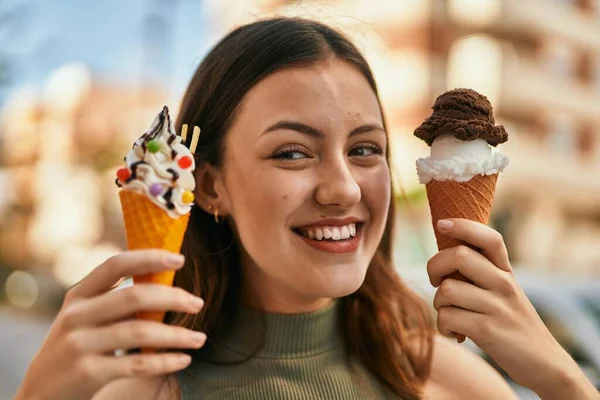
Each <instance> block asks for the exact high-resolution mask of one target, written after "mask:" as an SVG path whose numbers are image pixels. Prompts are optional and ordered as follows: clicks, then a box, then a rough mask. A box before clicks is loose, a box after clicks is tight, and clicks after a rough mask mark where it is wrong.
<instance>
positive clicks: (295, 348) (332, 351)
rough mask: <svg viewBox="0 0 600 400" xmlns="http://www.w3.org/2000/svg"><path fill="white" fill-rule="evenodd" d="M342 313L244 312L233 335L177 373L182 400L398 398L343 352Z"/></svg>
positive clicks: (336, 309) (335, 305)
mask: <svg viewBox="0 0 600 400" xmlns="http://www.w3.org/2000/svg"><path fill="white" fill-rule="evenodd" d="M339 312H340V307H339V302H334V303H333V304H332V305H330V306H328V307H326V308H324V309H322V310H319V311H316V312H312V313H306V314H296V315H289V314H272V313H261V312H258V311H254V310H250V309H240V311H239V313H238V316H237V317H236V322H235V324H234V325H233V326H234V327H235V329H233V330H232V334H231V335H230V337H229V338H227V340H226V341H225V342H224V343H221V344H219V345H214V344H212V345H210V346H209V345H207V348H206V349H204V350H203V351H202V352H200V353H199V354H200V355H199V357H197V358H195V359H194V361H193V362H192V364H191V365H190V366H189V367H188V368H187V369H186V370H184V371H181V372H179V373H178V374H177V379H178V381H179V386H180V390H181V393H182V399H183V400H199V399H234V400H237V399H248V400H254V399H257V400H258V399H260V400H264V399H285V400H292V399H294V400H296V399H298V400H299V399H331V400H337V399H340V400H341V399H344V400H353V399H357V400H358V399H386V398H390V399H391V398H394V397H393V396H392V395H391V394H390V393H389V391H388V390H387V388H385V387H384V386H383V385H382V384H380V383H379V382H378V381H377V380H376V379H375V378H374V377H373V376H372V375H371V374H370V372H369V371H368V370H367V369H366V368H364V367H363V366H362V365H361V364H360V363H359V362H358V361H357V360H355V359H353V358H351V357H348V356H347V355H346V353H345V352H344V346H343V336H342V332H341V330H340V324H339V317H340V315H339ZM265 328H266V330H265ZM263 332H264V338H263V337H262V335H261V333H263ZM263 339H264V341H263ZM260 343H263V346H262V347H260V349H259V350H258V352H257V353H256V355H255V356H254V357H252V358H250V359H249V360H247V361H242V360H244V359H245V358H247V357H248V356H249V355H251V354H252V353H254V352H255V350H256V349H257V348H258V347H259V346H258V345H259V344H260ZM209 360H210V361H209ZM240 361H242V362H240ZM215 362H216V363H217V364H215Z"/></svg>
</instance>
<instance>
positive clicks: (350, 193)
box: [315, 157, 361, 210]
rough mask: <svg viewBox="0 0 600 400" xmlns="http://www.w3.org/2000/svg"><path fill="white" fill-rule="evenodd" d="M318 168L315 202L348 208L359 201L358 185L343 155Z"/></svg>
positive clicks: (341, 208)
mask: <svg viewBox="0 0 600 400" xmlns="http://www.w3.org/2000/svg"><path fill="white" fill-rule="evenodd" d="M320 169H321V170H320V180H319V185H318V186H317V189H316V192H315V200H316V201H317V203H319V204H321V205H323V206H328V207H336V208H339V209H340V210H348V209H350V208H352V207H353V206H354V205H355V204H356V203H358V202H359V201H360V199H361V190H360V186H359V184H358V182H357V181H356V179H355V178H354V176H353V175H352V171H351V170H350V168H349V166H348V163H347V162H346V160H345V157H340V159H336V160H334V161H333V162H330V163H326V164H323V165H322V166H321V167H320Z"/></svg>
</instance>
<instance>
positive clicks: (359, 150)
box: [349, 143, 383, 157]
mask: <svg viewBox="0 0 600 400" xmlns="http://www.w3.org/2000/svg"><path fill="white" fill-rule="evenodd" d="M382 153H383V150H382V149H381V147H379V146H376V145H374V144H370V143H365V144H361V145H360V146H357V147H355V148H353V149H352V150H350V153H349V155H350V156H357V157H368V156H372V155H375V154H382Z"/></svg>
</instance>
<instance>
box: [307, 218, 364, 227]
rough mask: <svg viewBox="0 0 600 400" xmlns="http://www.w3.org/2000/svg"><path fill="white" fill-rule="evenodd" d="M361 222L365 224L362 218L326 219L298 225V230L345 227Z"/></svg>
mask: <svg viewBox="0 0 600 400" xmlns="http://www.w3.org/2000/svg"><path fill="white" fill-rule="evenodd" d="M360 222H363V220H362V219H360V218H356V217H347V218H325V219H320V220H318V221H315V222H310V223H307V224H302V225H298V226H297V227H296V228H304V227H309V226H344V225H350V224H352V223H360Z"/></svg>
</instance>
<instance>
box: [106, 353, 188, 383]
mask: <svg viewBox="0 0 600 400" xmlns="http://www.w3.org/2000/svg"><path fill="white" fill-rule="evenodd" d="M191 362H192V358H191V357H190V356H189V355H187V354H184V353H157V354H132V355H128V356H123V357H114V356H104V357H103V359H102V361H101V362H100V363H98V366H97V367H96V368H97V369H98V372H99V373H100V374H102V375H104V376H105V377H106V378H105V379H106V380H107V381H112V380H116V379H119V378H134V377H151V376H159V375H168V374H171V373H174V372H177V371H180V370H182V369H184V368H186V367H187V366H188V365H190V363H191Z"/></svg>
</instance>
